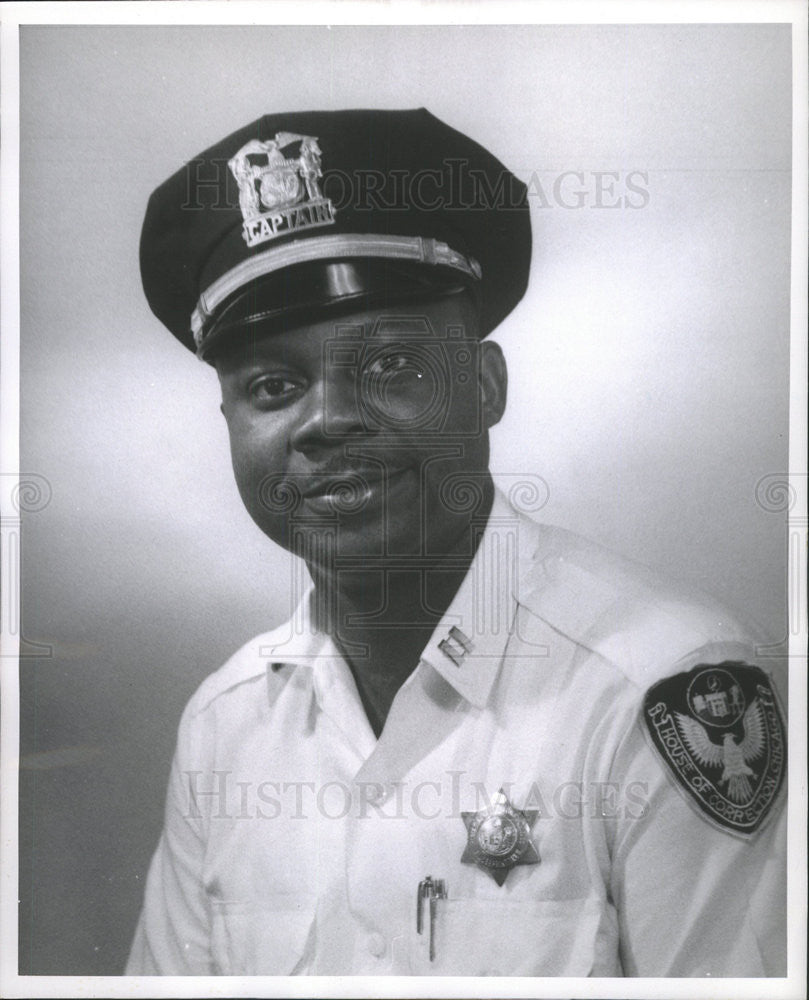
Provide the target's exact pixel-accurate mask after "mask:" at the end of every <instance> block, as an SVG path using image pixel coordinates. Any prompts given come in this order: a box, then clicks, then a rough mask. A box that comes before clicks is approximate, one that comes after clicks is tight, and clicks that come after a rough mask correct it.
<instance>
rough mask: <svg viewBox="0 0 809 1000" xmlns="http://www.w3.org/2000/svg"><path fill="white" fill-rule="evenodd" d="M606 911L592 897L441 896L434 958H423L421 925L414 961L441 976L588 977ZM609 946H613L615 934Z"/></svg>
mask: <svg viewBox="0 0 809 1000" xmlns="http://www.w3.org/2000/svg"><path fill="white" fill-rule="evenodd" d="M425 909H426V907H425ZM606 910H607V906H606V903H605V902H603V901H602V900H600V899H597V898H593V897H590V898H583V899H561V900H536V899H509V900H496V899H445V900H441V901H440V902H439V903H438V904H437V909H436V926H435V960H434V961H433V962H429V960H428V959H427V954H426V952H427V947H428V942H427V939H428V937H429V931H428V928H427V927H426V926H425V933H424V934H423V935H422V937H421V939H420V941H419V944H418V947H419V948H420V949H421V953H422V954H421V956H420V958H421V961H420V962H419V963H418V964H419V965H420V967H421V969H422V970H424V971H426V972H430V973H435V974H437V975H445V976H446V975H450V976H589V975H591V973H592V972H593V969H594V967H595V966H596V965H599V966H600V965H601V964H602V963H601V962H600V961H599V960H598V956H599V954H600V953H603V951H604V950H605V945H606V942H605V940H603V939H604V938H605V937H607V936H613V932H614V921H613V920H611V919H610V917H609V914H608V913H607V912H606ZM425 923H426V921H425ZM612 946H613V947H614V948H615V949H616V950H617V939H616V941H615V942H614V943H613V945H612ZM425 959H427V961H426V962H425ZM601 974H605V973H603V972H602V973H601ZM606 974H610V973H606Z"/></svg>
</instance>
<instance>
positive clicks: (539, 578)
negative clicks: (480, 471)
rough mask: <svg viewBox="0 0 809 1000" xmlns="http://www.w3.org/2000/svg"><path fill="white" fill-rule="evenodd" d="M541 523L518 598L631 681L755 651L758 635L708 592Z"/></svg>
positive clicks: (637, 683) (649, 680)
mask: <svg viewBox="0 0 809 1000" xmlns="http://www.w3.org/2000/svg"><path fill="white" fill-rule="evenodd" d="M535 528H536V531H535V537H534V544H533V545H532V549H531V553H530V557H529V559H528V565H527V566H526V567H525V569H524V570H523V572H522V573H521V574H520V578H521V582H520V586H519V588H518V600H519V603H520V604H521V605H522V606H523V607H525V608H526V609H527V610H528V612H529V613H530V614H532V615H534V616H536V617H537V618H539V619H541V620H543V621H544V622H546V623H547V624H548V625H550V626H551V627H552V628H553V629H554V630H555V631H557V632H560V633H561V634H563V635H564V636H566V637H567V638H568V639H570V640H571V641H572V642H574V643H576V644H577V645H579V646H581V647H584V648H585V649H587V650H589V651H590V652H592V653H595V654H597V655H598V656H599V657H600V658H601V659H602V660H603V661H606V662H608V663H610V664H612V666H613V668H614V669H615V670H617V671H618V672H619V673H620V674H621V675H622V676H623V678H624V680H625V681H626V682H628V683H629V684H630V685H631V686H633V687H635V688H637V689H641V690H646V689H647V688H648V687H649V686H650V685H651V684H653V683H655V682H656V681H657V680H659V679H660V678H662V677H666V676H669V675H671V674H675V673H681V672H687V671H688V670H690V669H691V668H692V667H693V666H695V665H696V664H698V663H703V662H705V663H710V662H712V663H718V662H721V661H723V660H742V661H745V662H749V661H750V659H751V657H753V656H754V655H755V647H756V644H757V637H756V636H754V635H753V634H752V633H751V631H750V630H749V629H748V628H747V627H745V626H742V625H741V624H740V623H739V622H738V621H737V620H736V619H735V618H734V616H733V615H732V614H731V613H730V612H729V611H728V610H727V609H726V608H724V607H723V606H722V605H720V604H719V603H718V602H716V601H715V600H714V599H712V598H711V597H709V596H708V595H705V594H702V593H700V592H699V591H697V590H696V589H690V588H688V587H687V586H685V585H682V584H680V583H678V582H676V581H672V580H668V579H666V578H665V576H664V575H662V574H660V573H658V572H656V571H654V570H652V569H650V568H648V567H646V566H644V565H642V564H640V563H637V562H634V561H633V560H631V559H628V558H626V557H624V556H621V555H619V554H618V553H616V552H613V551H611V550H609V549H607V548H605V547H604V546H602V545H600V544H598V543H596V542H594V541H592V540H590V539H588V538H585V537H583V536H581V535H577V534H575V533H573V532H571V531H568V530H567V529H564V528H559V527H556V526H553V525H536V526H535Z"/></svg>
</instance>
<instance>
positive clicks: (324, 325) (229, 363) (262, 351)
mask: <svg viewBox="0 0 809 1000" xmlns="http://www.w3.org/2000/svg"><path fill="white" fill-rule="evenodd" d="M476 335H477V317H476V311H475V306H474V303H473V302H471V301H470V300H469V299H468V297H467V296H465V295H457V296H452V297H449V298H445V299H441V300H438V301H426V302H419V303H413V304H412V305H410V306H397V307H390V308H376V309H373V308H371V309H363V310H357V311H356V312H353V313H349V314H348V315H344V316H335V317H328V318H320V319H315V320H312V321H311V322H308V323H302V324H301V325H299V326H295V327H292V328H288V329H287V328H285V329H277V328H274V327H273V326H272V325H262V324H261V323H256V324H249V325H247V324H246V325H245V327H244V329H243V330H242V331H241V336H239V337H236V336H233V337H231V339H230V342H229V344H228V347H227V349H225V350H223V351H222V353H221V354H219V355H216V356H214V358H213V360H214V363H215V365H216V367H217V369H219V370H229V369H230V368H232V367H234V366H240V365H243V364H246V363H247V364H249V363H250V362H252V361H256V360H260V359H261V358H262V357H277V356H279V355H281V356H284V357H288V358H290V359H291V358H293V357H295V356H296V355H303V354H307V353H310V352H312V351H314V352H318V351H319V352H321V353H323V354H324V356H325V355H326V354H327V353H328V348H329V347H330V346H331V345H332V343H333V344H334V346H335V347H339V346H340V344H341V343H343V342H349V341H356V340H358V339H359V340H362V341H371V342H374V343H379V342H380V341H385V340H391V341H407V342H408V343H414V342H419V341H424V342H429V341H431V340H436V339H438V340H444V339H447V338H449V339H453V340H455V339H458V338H460V339H464V340H465V339H470V340H472V339H475V338H476Z"/></svg>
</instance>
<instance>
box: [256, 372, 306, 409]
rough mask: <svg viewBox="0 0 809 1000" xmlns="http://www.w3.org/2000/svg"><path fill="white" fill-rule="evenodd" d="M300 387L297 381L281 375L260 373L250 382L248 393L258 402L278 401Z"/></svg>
mask: <svg viewBox="0 0 809 1000" xmlns="http://www.w3.org/2000/svg"><path fill="white" fill-rule="evenodd" d="M300 388H301V386H300V383H299V382H296V381H294V380H293V379H290V378H285V377H284V376H283V375H262V376H261V378H257V379H255V380H254V381H253V382H251V383H250V395H251V396H252V398H253V399H255V400H256V401H257V402H260V403H279V402H282V401H283V400H284V399H286V398H288V397H289V396H292V395H293V394H294V393H296V392H297V391H298V390H299V389H300Z"/></svg>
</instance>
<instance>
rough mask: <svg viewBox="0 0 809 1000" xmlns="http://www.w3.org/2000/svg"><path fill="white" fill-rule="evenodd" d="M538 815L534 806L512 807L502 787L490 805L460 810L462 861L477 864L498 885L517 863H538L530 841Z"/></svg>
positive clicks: (534, 849)
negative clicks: (463, 832)
mask: <svg viewBox="0 0 809 1000" xmlns="http://www.w3.org/2000/svg"><path fill="white" fill-rule="evenodd" d="M538 815H539V810H538V809H526V810H525V812H521V811H520V810H519V809H515V808H514V806H513V805H512V804H511V803H510V802H509V800H508V796H507V795H506V794H505V792H504V791H503V789H502V788H501V789H500V791H499V792H498V793H497V795H496V796H495V798H494V801H493V802H492V804H491V805H490V806H486V807H484V808H483V809H480V810H478V812H462V813H461V816H462V817H463V821H464V823H465V824H466V832H467V842H466V849H465V850H464V852H463V855H462V856H461V861H462V863H463V864H467V865H477V866H478V868H481V869H482V870H483V871H485V872H488V873H489V874H490V875H491V877H492V878H493V879H494V880H495V882H496V883H497V884H498V885H502V884H503V883H504V882H505V880H506V878H507V877H508V873H509V872H510V871H511V869H512V868H516V867H517V865H536V864H539V854H538V853H537V849H536V847H534V844H533V841H532V840H531V827H532V826H533V825H534V822H535V820H536V818H537V816H538Z"/></svg>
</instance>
